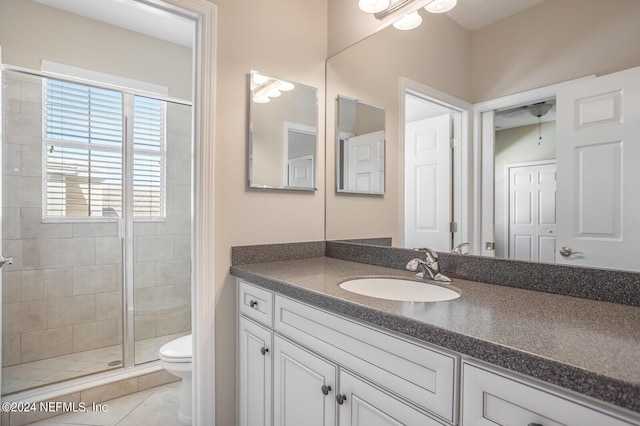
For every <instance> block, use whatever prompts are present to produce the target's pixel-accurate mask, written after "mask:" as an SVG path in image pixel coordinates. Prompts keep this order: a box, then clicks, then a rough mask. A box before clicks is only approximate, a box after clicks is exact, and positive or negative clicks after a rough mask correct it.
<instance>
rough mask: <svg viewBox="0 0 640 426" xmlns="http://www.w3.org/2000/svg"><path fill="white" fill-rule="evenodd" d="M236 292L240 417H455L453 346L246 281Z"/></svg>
mask: <svg viewBox="0 0 640 426" xmlns="http://www.w3.org/2000/svg"><path fill="white" fill-rule="evenodd" d="M256 290H258V291H256ZM238 294H239V305H240V314H241V315H240V323H239V351H240V365H239V370H240V371H239V397H240V403H239V409H240V415H239V417H240V425H241V426H247V425H257V424H259V425H269V424H273V425H277V426H284V425H305V426H307V425H311V426H332V425H336V424H339V425H341V426H344V425H367V426H374V425H380V426H384V425H389V426H391V425H398V424H399V423H398V422H400V424H409V425H411V424H420V425H440V426H441V425H446V424H449V423H455V421H456V420H455V419H457V416H456V412H455V407H456V400H455V395H456V393H457V392H456V384H455V383H456V382H457V380H456V378H457V372H456V371H457V367H458V364H459V363H458V358H457V357H456V356H455V355H453V354H449V353H444V352H440V351H436V350H434V349H431V348H428V347H426V346H424V345H420V344H416V343H415V342H412V341H409V340H407V339H403V338H400V337H398V336H395V335H391V334H389V333H385V332H383V331H381V330H378V329H375V328H373V327H369V326H366V325H363V324H361V323H356V322H354V321H351V320H348V319H345V318H343V317H340V316H337V315H333V314H330V313H328V312H326V311H322V310H320V309H317V308H314V307H311V306H309V305H306V304H304V303H300V302H297V301H295V300H292V299H289V298H287V297H283V296H281V295H276V296H275V298H272V297H270V296H271V295H272V294H271V293H270V292H268V291H266V290H263V289H261V288H258V287H255V286H253V285H251V284H248V283H246V282H243V281H240V285H239V293H238ZM258 299H259V300H258ZM252 301H257V304H256V303H251V302H252ZM271 303H273V306H270V304H271ZM259 308H260V309H262V311H261V310H260V309H259ZM265 311H266V312H273V313H274V318H269V317H268V315H264V312H265ZM256 319H257V320H259V321H260V322H261V323H262V324H263V325H264V326H263V325H260V324H257V323H256V322H254V320H256ZM270 324H273V330H272V329H268V328H266V327H265V326H269V325H270ZM271 339H273V345H271ZM264 349H267V350H266V351H265V350H264ZM269 362H272V366H269V365H267V364H268V363H269ZM271 372H273V376H272V375H271ZM270 386H272V387H270ZM271 389H272V390H273V393H271ZM269 403H272V404H273V423H271V422H270V417H269V416H270V411H269V410H268V409H267V406H268V405H269ZM258 417H260V419H259V418H258Z"/></svg>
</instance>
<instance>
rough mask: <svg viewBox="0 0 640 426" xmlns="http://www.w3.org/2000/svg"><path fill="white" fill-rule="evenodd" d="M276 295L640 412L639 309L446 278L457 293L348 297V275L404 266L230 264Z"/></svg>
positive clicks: (389, 272) (316, 261) (315, 261)
mask: <svg viewBox="0 0 640 426" xmlns="http://www.w3.org/2000/svg"><path fill="white" fill-rule="evenodd" d="M231 273H232V275H235V276H237V277H240V278H243V279H245V280H247V281H249V282H251V283H254V284H257V285H260V286H262V287H265V288H267V289H270V290H273V291H275V292H277V293H280V294H283V295H287V296H290V297H292V298H295V299H298V300H300V301H302V302H306V303H309V304H311V305H314V306H318V307H320V308H324V309H327V310H329V311H333V312H335V313H339V314H342V315H345V316H348V317H351V318H355V319H358V320H362V321H365V322H367V323H370V324H372V325H376V326H380V327H383V328H386V329H389V330H393V331H396V332H399V333H402V334H405V335H407V336H410V337H413V338H416V339H419V340H422V341H425V342H429V343H432V344H436V345H439V346H441V347H444V348H447V349H450V350H453V351H456V352H459V353H462V354H464V355H468V356H471V357H474V358H477V359H480V360H483V361H487V362H490V363H492V364H495V365H499V366H501V367H504V368H507V369H510V370H513V371H517V372H519V373H523V374H526V375H529V376H532V377H535V378H538V379H541V380H544V381H546V382H549V383H552V384H555V385H559V386H562V387H564V388H567V389H570V390H573V391H576V392H579V393H581V394H584V395H588V396H591V397H594V398H597V399H600V400H602V401H606V402H609V403H613V404H615V405H618V406H620V407H624V408H626V409H629V410H631V411H635V412H640V362H639V361H640V327H639V326H640V308H637V307H633V306H627V305H619V304H614V303H608V302H600V301H594V300H588V299H580V298H576V297H570V296H562V295H556V294H550V293H543V292H538V291H532V290H524V289H519V288H512V287H507V286H498V285H492V284H485V283H480V282H474V281H467V280H462V279H454V280H453V283H452V286H453V287H454V288H455V289H457V290H458V291H459V292H460V293H461V297H460V298H458V299H455V300H451V301H446V302H428V303H422V302H396V301H388V300H382V299H375V298H372V297H367V296H361V295H357V294H354V293H350V292H348V291H346V290H343V289H341V288H340V287H338V284H339V283H341V282H343V281H345V280H347V279H350V278H355V277H365V276H387V277H404V278H410V279H413V278H415V277H414V274H413V273H411V272H408V271H401V270H397V269H391V268H385V267H380V266H373V265H367V264H362V263H356V262H350V261H345V260H339V259H334V258H330V257H315V258H310V259H304V260H287V261H277V262H268V263H253V264H243V265H235V266H232V267H231Z"/></svg>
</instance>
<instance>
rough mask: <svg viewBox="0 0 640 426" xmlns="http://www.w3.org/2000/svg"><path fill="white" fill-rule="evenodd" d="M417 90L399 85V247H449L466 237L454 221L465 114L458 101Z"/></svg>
mask: <svg viewBox="0 0 640 426" xmlns="http://www.w3.org/2000/svg"><path fill="white" fill-rule="evenodd" d="M421 89H422V90H417V89H411V88H405V90H404V99H403V102H404V121H403V124H404V125H403V130H404V131H403V133H404V148H403V149H404V200H403V204H402V210H403V247H407V248H419V247H429V248H431V249H434V250H437V251H444V252H449V251H451V249H452V247H453V246H454V245H455V244H459V243H460V242H461V239H464V238H465V237H464V236H462V235H463V232H459V231H461V230H459V229H458V223H460V222H461V221H464V220H461V217H462V211H463V209H462V207H461V206H462V204H463V203H462V202H461V200H463V199H464V190H463V189H462V188H463V186H464V185H463V179H462V173H461V170H460V164H461V161H460V160H461V158H462V155H461V154H460V152H461V150H462V147H463V145H464V144H463V143H462V141H463V140H464V133H463V129H464V125H463V122H465V119H466V114H465V111H464V109H462V108H461V106H462V107H464V104H463V103H462V102H461V101H458V103H460V106H456V105H453V104H452V103H450V102H447V101H444V100H441V99H439V98H438V97H437V95H438V93H435V92H434V91H432V90H430V89H427V88H421ZM434 95H435V96H434ZM455 101H457V100H454V102H455Z"/></svg>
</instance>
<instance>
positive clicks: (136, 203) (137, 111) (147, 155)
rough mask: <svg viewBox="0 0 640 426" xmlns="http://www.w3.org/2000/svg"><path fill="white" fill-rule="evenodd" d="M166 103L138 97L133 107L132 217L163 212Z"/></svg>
mask: <svg viewBox="0 0 640 426" xmlns="http://www.w3.org/2000/svg"><path fill="white" fill-rule="evenodd" d="M165 111H166V104H165V102H162V101H158V100H157V99H150V98H143V97H140V96H136V97H135V99H134V107H133V216H134V217H154V216H161V215H163V214H164V205H163V200H164V196H163V194H164V193H165V179H164V176H165V173H164V171H165V164H164V155H163V153H164V152H165V149H164V148H165V146H164V145H165V127H166V123H165V116H166V114H165Z"/></svg>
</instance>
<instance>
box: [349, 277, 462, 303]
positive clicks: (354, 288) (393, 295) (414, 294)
mask: <svg viewBox="0 0 640 426" xmlns="http://www.w3.org/2000/svg"><path fill="white" fill-rule="evenodd" d="M339 286H340V287H341V288H342V289H344V290H347V291H350V292H352V293H357V294H362V295H364V296H369V297H375V298H377V299H387V300H400V301H404V302H441V301H445V300H453V299H457V298H458V297H460V293H458V292H457V291H455V290H452V289H450V288H446V287H441V286H439V285H433V284H429V283H427V282H424V281H410V280H405V279H402V278H357V279H353V280H348V281H345V282H343V283H341V284H339Z"/></svg>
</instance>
